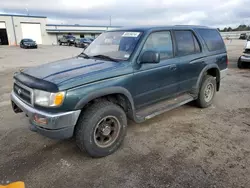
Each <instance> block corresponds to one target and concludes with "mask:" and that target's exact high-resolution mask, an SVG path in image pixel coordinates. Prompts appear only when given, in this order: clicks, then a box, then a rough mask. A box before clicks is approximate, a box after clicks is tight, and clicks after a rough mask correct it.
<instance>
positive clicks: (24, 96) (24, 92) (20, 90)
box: [13, 83, 32, 104]
mask: <svg viewBox="0 0 250 188" xmlns="http://www.w3.org/2000/svg"><path fill="white" fill-rule="evenodd" d="M13 91H14V93H15V94H16V95H17V96H18V97H19V98H20V99H21V100H23V101H24V102H26V103H28V104H32V94H31V91H30V90H29V89H27V88H26V87H22V86H21V85H19V84H17V83H14V86H13Z"/></svg>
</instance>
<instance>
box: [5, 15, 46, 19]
mask: <svg viewBox="0 0 250 188" xmlns="http://www.w3.org/2000/svg"><path fill="white" fill-rule="evenodd" d="M0 16H14V17H29V18H47V17H46V16H31V15H24V14H23V15H22V14H0Z"/></svg>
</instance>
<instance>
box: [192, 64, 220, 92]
mask: <svg viewBox="0 0 250 188" xmlns="http://www.w3.org/2000/svg"><path fill="white" fill-rule="evenodd" d="M212 68H216V70H217V73H216V75H217V76H216V83H217V91H218V90H219V87H220V68H219V66H218V65H217V64H209V65H207V66H205V67H204V68H203V69H202V71H201V73H200V74H199V77H198V80H197V83H196V86H195V89H196V90H198V91H199V88H200V85H201V82H202V78H203V76H204V75H205V73H206V72H207V70H209V69H212Z"/></svg>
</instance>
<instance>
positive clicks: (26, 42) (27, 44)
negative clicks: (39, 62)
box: [20, 39, 37, 48]
mask: <svg viewBox="0 0 250 188" xmlns="http://www.w3.org/2000/svg"><path fill="white" fill-rule="evenodd" d="M20 47H21V48H37V44H36V41H34V40H32V39H22V40H21V42H20Z"/></svg>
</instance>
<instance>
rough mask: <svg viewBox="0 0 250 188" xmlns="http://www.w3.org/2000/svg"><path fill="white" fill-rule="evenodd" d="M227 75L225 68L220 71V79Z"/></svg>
mask: <svg viewBox="0 0 250 188" xmlns="http://www.w3.org/2000/svg"><path fill="white" fill-rule="evenodd" d="M226 75H227V68H226V69H224V70H221V71H220V79H223V78H225V77H226Z"/></svg>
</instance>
